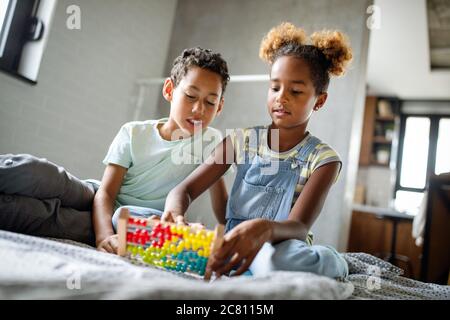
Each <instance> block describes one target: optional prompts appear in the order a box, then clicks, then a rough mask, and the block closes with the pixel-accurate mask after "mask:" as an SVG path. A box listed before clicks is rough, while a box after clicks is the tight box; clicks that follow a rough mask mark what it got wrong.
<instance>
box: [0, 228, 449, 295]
mask: <svg viewBox="0 0 450 320" xmlns="http://www.w3.org/2000/svg"><path fill="white" fill-rule="evenodd" d="M344 257H345V259H346V260H347V262H348V264H349V269H350V276H349V277H348V280H347V281H345V282H340V281H335V280H333V279H329V278H326V277H321V276H317V275H314V274H310V273H304V272H273V273H272V274H270V275H268V276H264V277H251V276H241V277H232V278H227V277H222V278H220V279H216V280H214V281H212V282H205V281H202V280H199V279H197V278H195V277H191V276H188V275H182V274H178V273H174V272H169V271H164V270H159V269H156V268H153V267H148V266H142V265H137V264H135V263H133V262H132V261H130V260H128V259H126V258H122V257H119V256H115V255H111V254H107V253H102V252H99V251H97V250H95V248H92V247H89V246H87V245H84V244H80V243H76V242H73V241H70V240H58V239H44V238H38V237H33V236H28V235H23V234H17V233H12V232H7V231H1V230H0V259H1V260H0V299H177V300H180V299H181V300H183V299H189V300H192V299H194V300H195V299H217V300H226V299H233V300H236V299H257V300H266V299H271V300H273V299H276V300H278V299H280V300H281V299H282V300H287V299H290V300H297V299H340V300H344V299H351V300H354V299H450V286H440V285H436V284H430V283H423V282H418V281H414V280H411V279H407V278H404V277H402V276H401V274H402V270H401V269H399V268H397V267H395V266H393V265H391V264H389V263H387V262H385V261H383V260H380V259H378V258H375V257H373V256H371V255H368V254H364V253H346V254H344Z"/></svg>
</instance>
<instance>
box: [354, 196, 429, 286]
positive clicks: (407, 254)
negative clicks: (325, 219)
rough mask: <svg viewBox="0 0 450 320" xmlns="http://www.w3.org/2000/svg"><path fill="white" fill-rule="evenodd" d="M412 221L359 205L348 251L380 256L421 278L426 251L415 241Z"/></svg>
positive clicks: (411, 276)
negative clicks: (422, 261) (421, 266)
mask: <svg viewBox="0 0 450 320" xmlns="http://www.w3.org/2000/svg"><path fill="white" fill-rule="evenodd" d="M412 220H413V217H412V216H408V215H406V214H402V213H399V212H396V211H394V210H392V209H387V208H384V209H383V208H378V207H371V206H363V205H355V206H354V209H353V214H352V221H351V227H350V237H349V241H348V247H347V251H348V252H365V253H369V254H371V255H374V256H378V257H380V258H382V259H385V260H387V261H389V262H391V263H392V264H394V265H396V266H398V267H400V268H402V269H403V270H404V271H405V274H404V275H405V276H406V277H409V278H412V279H419V276H420V259H421V254H422V248H421V247H418V246H416V245H415V242H414V239H413V238H412Z"/></svg>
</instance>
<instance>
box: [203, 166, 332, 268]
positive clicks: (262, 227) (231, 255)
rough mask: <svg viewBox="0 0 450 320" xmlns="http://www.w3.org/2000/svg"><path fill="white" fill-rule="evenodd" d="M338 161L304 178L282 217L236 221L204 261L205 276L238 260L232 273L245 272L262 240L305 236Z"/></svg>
mask: <svg viewBox="0 0 450 320" xmlns="http://www.w3.org/2000/svg"><path fill="white" fill-rule="evenodd" d="M339 166H340V164H339V162H332V163H328V164H326V165H323V166H321V167H320V168H318V169H317V170H315V171H314V173H313V174H312V175H311V177H310V178H309V179H308V182H307V183H306V184H305V186H304V188H303V190H302V192H301V193H300V196H299V198H298V199H297V200H296V202H295V204H294V207H293V208H292V210H291V212H290V214H289V218H288V220H286V221H281V222H278V221H271V220H265V219H253V220H248V221H245V222H243V223H241V224H239V225H237V226H236V227H235V228H234V229H232V230H231V231H230V232H229V233H227V234H226V235H225V237H224V240H225V241H224V242H223V245H222V247H221V249H220V250H219V251H218V252H217V253H216V254H214V255H212V256H211V257H210V259H209V261H208V266H207V270H206V275H207V277H210V275H211V272H212V271H216V274H217V275H218V276H220V275H221V274H224V273H228V272H229V271H230V270H231V269H232V268H233V267H234V266H235V265H238V264H241V265H240V267H239V268H238V269H237V271H236V273H235V274H234V275H240V274H242V273H243V272H245V271H246V270H247V269H248V267H249V266H250V264H251V263H252V262H253V259H254V258H255V256H256V254H257V253H258V251H259V250H260V249H261V247H262V246H263V244H264V243H265V242H271V243H276V242H280V241H283V240H287V239H300V240H303V241H304V240H305V239H306V237H307V235H308V231H309V229H310V228H311V226H312V224H313V223H314V221H315V220H316V219H317V217H318V216H319V214H320V211H321V210H322V207H323V204H324V202H325V199H326V197H327V194H328V191H329V190H330V188H331V186H332V185H333V182H334V181H335V179H336V176H337V174H338V172H339Z"/></svg>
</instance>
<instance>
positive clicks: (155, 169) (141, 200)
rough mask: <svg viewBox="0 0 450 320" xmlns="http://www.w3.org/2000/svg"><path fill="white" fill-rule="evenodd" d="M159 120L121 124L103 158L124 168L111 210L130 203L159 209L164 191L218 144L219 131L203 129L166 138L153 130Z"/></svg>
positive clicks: (186, 174) (162, 201) (182, 178)
mask: <svg viewBox="0 0 450 320" xmlns="http://www.w3.org/2000/svg"><path fill="white" fill-rule="evenodd" d="M167 120H168V119H167V118H164V119H161V120H147V121H134V122H129V123H126V124H124V125H123V126H122V127H121V129H120V131H119V132H118V133H117V135H116V137H115V138H114V140H113V142H112V144H111V146H110V147H109V150H108V153H107V155H106V157H105V159H104V160H103V163H104V164H105V165H108V164H116V165H119V166H121V167H124V168H127V169H128V170H127V173H126V174H125V177H124V179H123V182H122V186H121V188H120V191H119V194H118V195H117V198H116V202H115V209H117V208H118V207H120V206H124V205H134V206H140V207H146V208H153V209H158V210H161V211H163V210H164V205H165V201H166V197H167V194H168V193H169V191H170V190H172V189H173V188H174V187H175V186H176V185H178V184H179V183H180V182H181V181H183V180H184V179H185V178H186V177H187V176H188V175H189V174H190V173H192V171H194V170H195V169H196V168H197V167H198V166H199V165H200V164H201V163H203V162H204V161H205V160H206V159H207V157H208V156H209V155H210V154H211V153H212V151H213V150H214V148H215V147H216V146H217V144H219V143H220V142H221V141H222V139H223V137H222V133H221V132H220V131H219V130H216V129H214V128H210V127H208V128H206V129H204V130H203V131H202V134H197V135H195V136H192V137H190V138H188V139H181V140H174V141H167V140H164V139H163V138H162V137H161V135H160V134H159V131H158V129H157V125H158V124H160V123H164V122H167Z"/></svg>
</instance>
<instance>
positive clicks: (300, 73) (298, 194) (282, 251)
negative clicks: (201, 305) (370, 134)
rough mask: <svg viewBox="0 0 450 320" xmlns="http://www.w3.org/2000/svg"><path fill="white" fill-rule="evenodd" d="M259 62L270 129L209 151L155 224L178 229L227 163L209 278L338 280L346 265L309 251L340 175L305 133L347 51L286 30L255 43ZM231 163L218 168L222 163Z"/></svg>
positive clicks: (238, 135)
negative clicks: (220, 233)
mask: <svg viewBox="0 0 450 320" xmlns="http://www.w3.org/2000/svg"><path fill="white" fill-rule="evenodd" d="M260 57H261V58H262V59H263V60H264V61H266V62H268V63H269V64H270V66H271V70H270V88H269V92H268V97H267V106H268V112H269V115H270V116H271V118H272V123H271V124H270V125H269V126H264V127H256V128H250V129H244V130H241V131H238V130H235V131H234V134H232V135H231V136H228V137H227V138H226V139H225V140H224V141H223V142H222V144H220V145H219V146H218V147H217V148H216V150H215V153H214V154H213V155H212V156H211V158H210V159H209V160H210V161H207V163H205V164H203V165H202V166H200V167H199V168H197V169H196V170H195V171H194V172H193V173H192V174H191V175H190V176H189V177H188V178H187V179H186V180H184V181H183V182H182V183H181V184H180V185H178V186H177V187H176V188H175V189H173V190H172V191H171V192H170V193H169V195H168V197H167V201H166V206H165V210H164V214H163V218H162V220H163V221H176V222H182V223H184V218H183V217H184V213H185V212H186V210H187V208H188V206H189V204H190V203H191V201H192V200H194V199H195V198H197V197H198V196H199V195H200V194H201V193H202V192H204V191H205V190H207V189H208V187H209V186H211V185H212V184H214V182H215V181H217V179H219V178H220V177H221V176H222V175H223V174H224V173H225V172H226V170H227V169H228V168H229V167H230V165H231V164H232V163H233V162H234V163H236V165H237V175H236V179H235V181H234V185H233V188H232V190H231V195H230V198H229V201H228V203H227V208H226V216H225V217H222V218H221V219H219V222H220V223H226V227H225V230H226V232H227V233H226V235H225V237H224V242H223V245H222V246H221V248H220V249H219V250H218V251H217V252H216V253H215V254H214V255H212V256H211V257H210V259H209V262H208V267H207V277H209V276H210V275H211V272H212V271H215V272H216V275H217V276H220V275H221V274H224V273H228V272H229V271H230V270H232V269H235V273H234V274H235V275H239V274H242V273H243V272H245V271H246V270H248V269H249V271H250V272H251V273H252V274H266V273H267V272H269V271H272V270H288V271H306V272H313V273H316V274H320V275H325V276H328V277H332V278H345V277H346V276H347V274H348V267H347V264H346V262H345V260H344V259H343V258H342V257H341V255H340V254H339V253H337V251H336V250H335V249H333V248H331V247H328V246H316V245H311V241H312V237H311V234H309V230H310V228H311V226H312V224H313V223H314V221H315V220H316V219H317V217H318V215H319V213H320V211H321V209H322V207H323V204H324V201H325V198H326V196H327V194H328V191H329V189H330V187H331V186H332V184H333V183H334V182H335V181H336V180H337V177H338V175H339V172H340V168H341V161H340V158H339V156H338V154H337V153H336V152H335V151H334V150H333V149H332V148H331V147H330V146H328V145H327V144H325V143H323V142H321V141H320V140H319V139H318V138H316V137H314V136H313V135H311V133H309V132H308V131H307V130H306V128H307V125H308V122H309V119H310V117H311V115H312V114H313V112H314V111H318V110H319V109H321V108H322V107H323V106H324V104H325V101H326V100H327V87H328V84H329V80H330V76H339V75H341V74H343V73H344V70H345V67H346V65H347V63H348V62H350V60H351V58H352V53H351V48H350V47H349V45H348V44H347V42H346V39H345V36H344V35H343V34H342V33H340V32H339V31H321V32H316V33H314V34H312V35H311V37H310V39H308V37H307V36H306V34H305V32H304V31H303V30H302V29H300V28H297V27H295V26H294V25H292V24H290V23H282V24H281V25H279V26H277V27H275V28H273V29H272V30H271V31H270V32H269V33H268V34H267V36H266V37H265V38H264V39H263V41H262V43H261V48H260ZM229 158H230V159H231V160H232V161H226V160H227V159H229Z"/></svg>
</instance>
